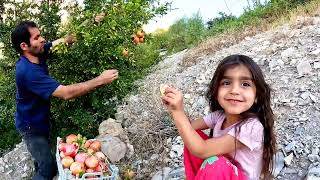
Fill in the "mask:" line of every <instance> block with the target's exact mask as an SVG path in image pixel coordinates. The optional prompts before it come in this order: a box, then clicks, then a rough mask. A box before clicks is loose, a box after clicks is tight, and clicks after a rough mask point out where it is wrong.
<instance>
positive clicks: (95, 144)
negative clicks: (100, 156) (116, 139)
mask: <svg viewBox="0 0 320 180" xmlns="http://www.w3.org/2000/svg"><path fill="white" fill-rule="evenodd" d="M89 148H91V149H93V150H94V151H100V149H101V143H100V141H93V143H92V144H91V145H90V147H89Z"/></svg>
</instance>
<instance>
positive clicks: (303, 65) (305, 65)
mask: <svg viewBox="0 0 320 180" xmlns="http://www.w3.org/2000/svg"><path fill="white" fill-rule="evenodd" d="M297 70H298V74H299V75H300V76H302V75H306V74H310V73H311V71H312V67H311V65H310V63H309V62H308V61H306V60H303V61H301V62H299V64H298V65H297Z"/></svg>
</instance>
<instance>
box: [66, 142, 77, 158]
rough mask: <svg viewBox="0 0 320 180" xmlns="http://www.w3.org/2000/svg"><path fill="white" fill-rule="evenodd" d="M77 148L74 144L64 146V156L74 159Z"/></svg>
mask: <svg viewBox="0 0 320 180" xmlns="http://www.w3.org/2000/svg"><path fill="white" fill-rule="evenodd" d="M78 149H79V147H78V146H77V145H76V144H66V145H65V150H64V151H63V152H64V155H66V156H71V157H74V156H75V155H76V154H77V152H78Z"/></svg>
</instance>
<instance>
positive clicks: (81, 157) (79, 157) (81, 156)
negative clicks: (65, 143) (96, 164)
mask: <svg viewBox="0 0 320 180" xmlns="http://www.w3.org/2000/svg"><path fill="white" fill-rule="evenodd" d="M87 157H88V154H87V153H84V152H80V153H78V154H76V157H75V158H74V159H75V161H76V162H81V163H84V161H85V160H86V159H87Z"/></svg>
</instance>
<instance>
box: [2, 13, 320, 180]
mask: <svg viewBox="0 0 320 180" xmlns="http://www.w3.org/2000/svg"><path fill="white" fill-rule="evenodd" d="M187 52H188V50H185V51H182V52H179V53H177V54H174V55H172V56H170V57H167V58H165V59H164V60H163V61H162V62H160V63H159V64H158V65H157V66H155V67H154V68H153V69H152V71H151V73H150V75H148V76H147V77H146V78H145V79H143V80H140V81H138V82H137V83H136V84H137V86H138V87H139V88H138V89H137V92H136V94H135V95H131V96H128V97H127V98H126V99H125V100H124V103H123V104H122V105H121V106H119V107H118V110H117V114H116V122H118V123H121V124H122V126H123V127H124V129H125V131H126V132H128V137H129V141H130V143H131V144H132V145H133V146H134V149H135V153H134V154H133V155H131V156H130V157H129V156H128V157H125V158H124V159H123V160H122V162H125V161H130V162H132V164H133V166H134V169H136V170H137V179H154V180H157V179H183V176H184V169H183V160H182V156H183V155H182V153H183V142H182V140H181V138H180V137H179V136H177V133H176V132H175V128H174V126H173V125H172V122H171V119H170V116H169V115H168V113H167V111H166V110H165V109H164V108H163V106H162V105H161V102H160V98H159V86H160V84H171V85H173V86H175V87H176V88H178V89H180V90H181V91H182V92H183V93H184V99H185V100H184V102H185V110H186V112H188V114H189V116H190V117H191V118H195V117H199V116H204V115H206V114H208V113H209V107H208V103H207V102H206V99H205V98H204V94H205V92H206V90H207V87H208V83H209V82H210V79H211V77H212V75H213V72H214V70H215V67H216V65H217V63H218V62H219V61H220V60H221V59H223V58H224V57H226V56H228V55H231V54H244V55H248V56H250V57H252V58H253V59H254V60H255V61H256V62H257V63H258V64H259V65H260V66H261V68H262V70H263V71H264V73H265V77H266V80H267V82H268V83H269V84H270V85H271V87H272V89H273V98H272V108H273V110H274V113H275V116H276V132H277V140H278V153H277V162H276V164H275V167H276V168H275V171H274V174H275V175H276V178H277V179H290V180H292V179H320V164H319V160H320V156H319V150H320V149H319V148H320V138H319V134H320V129H319V128H318V123H319V121H320V88H319V86H320V17H299V18H298V19H297V20H296V21H295V22H293V23H292V24H285V25H283V26H281V27H278V28H276V29H273V30H271V31H268V32H264V33H260V34H257V35H256V36H253V37H246V38H245V39H244V40H243V41H242V42H240V43H238V44H236V45H234V46H231V47H228V48H225V49H222V50H220V51H218V52H215V53H212V54H210V55H206V56H203V57H200V58H199V59H198V60H197V63H196V64H194V65H192V66H189V67H186V66H184V65H183V64H184V63H182V61H183V59H184V57H185V56H186V55H187ZM131 153H132V152H131ZM120 164H121V163H120ZM32 170H33V167H32V162H31V158H30V155H29V154H28V153H27V151H26V149H25V146H24V145H22V144H19V145H17V148H16V149H14V150H13V151H11V152H10V153H9V154H6V155H5V156H4V157H2V158H0V177H5V179H28V178H29V177H30V176H31V173H32Z"/></svg>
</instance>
